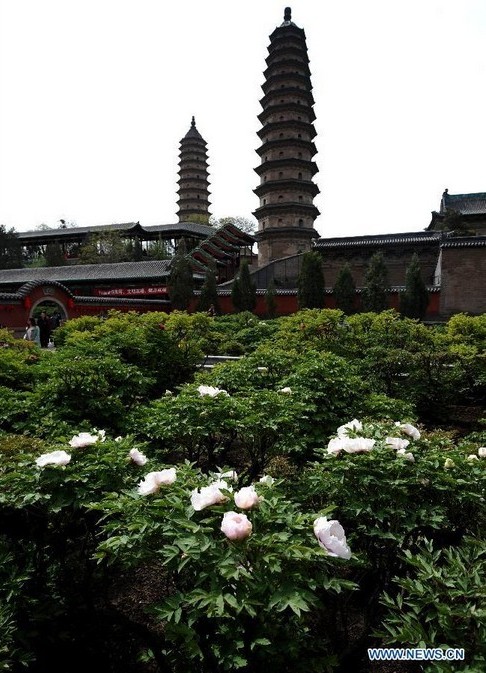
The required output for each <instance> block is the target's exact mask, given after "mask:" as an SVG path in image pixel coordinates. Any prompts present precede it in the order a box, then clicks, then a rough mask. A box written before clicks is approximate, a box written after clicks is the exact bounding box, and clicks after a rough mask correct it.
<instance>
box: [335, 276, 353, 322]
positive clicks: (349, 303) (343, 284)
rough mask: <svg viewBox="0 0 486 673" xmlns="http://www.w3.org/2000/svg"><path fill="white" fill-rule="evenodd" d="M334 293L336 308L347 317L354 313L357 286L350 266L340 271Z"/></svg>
mask: <svg viewBox="0 0 486 673" xmlns="http://www.w3.org/2000/svg"><path fill="white" fill-rule="evenodd" d="M332 292H333V296H334V301H335V303H336V308H340V309H341V311H343V312H344V313H346V315H350V314H351V313H353V311H354V305H355V299H356V284H355V282H354V278H353V276H352V274H351V269H350V267H349V264H345V265H344V266H343V267H342V268H341V270H340V271H339V273H338V277H337V278H336V284H335V285H334V288H333V291H332Z"/></svg>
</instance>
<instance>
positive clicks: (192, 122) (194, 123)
mask: <svg viewBox="0 0 486 673" xmlns="http://www.w3.org/2000/svg"><path fill="white" fill-rule="evenodd" d="M191 126H196V120H195V119H194V117H193V118H192V121H191Z"/></svg>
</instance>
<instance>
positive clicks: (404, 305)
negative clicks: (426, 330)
mask: <svg viewBox="0 0 486 673" xmlns="http://www.w3.org/2000/svg"><path fill="white" fill-rule="evenodd" d="M428 304H429V293H428V292H427V288H426V287H425V283H424V280H423V278H422V272H421V270H420V263H419V258H418V255H417V253H415V254H414V255H413V256H412V260H411V262H410V264H409V266H408V268H407V274H406V277H405V292H404V293H403V294H402V295H401V296H400V313H401V314H402V315H404V316H406V317H407V318H419V319H420V320H421V319H422V318H423V317H424V315H425V313H426V311H427V306H428Z"/></svg>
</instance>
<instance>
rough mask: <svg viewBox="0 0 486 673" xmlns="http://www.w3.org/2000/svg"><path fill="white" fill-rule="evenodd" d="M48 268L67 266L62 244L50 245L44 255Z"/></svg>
mask: <svg viewBox="0 0 486 673" xmlns="http://www.w3.org/2000/svg"><path fill="white" fill-rule="evenodd" d="M44 259H45V265H46V266H65V264H66V260H65V259H64V254H63V251H62V248H61V245H60V243H48V244H47V245H46V251H45V253H44Z"/></svg>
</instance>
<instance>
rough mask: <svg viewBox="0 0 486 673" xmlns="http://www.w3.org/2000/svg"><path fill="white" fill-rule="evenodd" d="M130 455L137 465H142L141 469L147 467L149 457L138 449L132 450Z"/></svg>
mask: <svg viewBox="0 0 486 673" xmlns="http://www.w3.org/2000/svg"><path fill="white" fill-rule="evenodd" d="M128 455H129V456H130V458H131V459H132V460H133V462H134V463H135V465H140V467H142V466H143V465H145V463H146V462H147V456H144V455H143V453H142V452H141V451H139V450H138V449H130V452H129V454H128Z"/></svg>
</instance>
